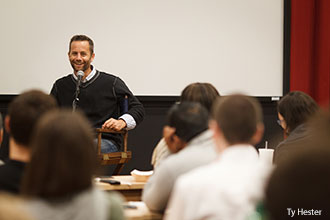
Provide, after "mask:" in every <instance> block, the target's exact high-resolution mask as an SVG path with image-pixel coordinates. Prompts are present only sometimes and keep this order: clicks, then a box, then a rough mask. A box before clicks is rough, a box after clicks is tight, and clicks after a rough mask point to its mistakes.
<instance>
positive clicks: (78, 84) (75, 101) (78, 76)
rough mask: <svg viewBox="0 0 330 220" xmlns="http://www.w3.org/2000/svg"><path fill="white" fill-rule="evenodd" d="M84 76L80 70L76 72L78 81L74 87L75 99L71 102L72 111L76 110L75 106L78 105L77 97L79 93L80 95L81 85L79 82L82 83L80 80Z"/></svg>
mask: <svg viewBox="0 0 330 220" xmlns="http://www.w3.org/2000/svg"><path fill="white" fill-rule="evenodd" d="M84 75H85V73H84V71H82V70H79V71H78V72H77V78H78V81H77V85H76V92H75V97H74V100H73V102H72V109H73V111H75V110H76V108H77V105H78V102H79V98H78V96H79V93H80V84H81V81H82V78H83V77H84Z"/></svg>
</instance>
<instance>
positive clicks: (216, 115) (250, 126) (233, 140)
mask: <svg viewBox="0 0 330 220" xmlns="http://www.w3.org/2000/svg"><path fill="white" fill-rule="evenodd" d="M212 113H213V114H212V115H213V119H215V121H216V122H217V124H218V126H219V128H220V129H221V131H222V132H223V134H224V136H225V138H226V140H227V142H228V143H229V144H231V145H232V144H238V143H250V142H251V138H252V137H253V135H254V134H255V132H256V129H257V125H258V124H260V123H262V109H261V106H260V104H259V102H258V101H257V100H256V99H255V98H252V97H248V96H244V95H239V94H237V95H230V96H226V97H221V98H220V99H218V100H217V101H216V103H215V105H214V107H213V112H212Z"/></svg>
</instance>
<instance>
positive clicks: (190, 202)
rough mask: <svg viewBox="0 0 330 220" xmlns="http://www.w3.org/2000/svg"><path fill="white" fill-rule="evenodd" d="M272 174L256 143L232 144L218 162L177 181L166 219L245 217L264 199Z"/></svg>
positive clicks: (232, 218)
mask: <svg viewBox="0 0 330 220" xmlns="http://www.w3.org/2000/svg"><path fill="white" fill-rule="evenodd" d="M269 173H270V169H269V167H265V168H264V167H263V166H262V163H261V161H260V160H259V158H258V153H257V151H256V150H255V148H254V147H253V146H250V145H234V146H230V147H228V148H226V150H224V151H223V152H222V153H221V154H220V156H219V158H218V160H217V161H216V162H213V163H211V164H209V165H206V166H203V167H199V168H197V169H195V170H192V171H191V172H189V173H186V174H185V175H182V176H181V177H180V178H179V179H178V180H177V182H176V184H175V187H174V190H173V194H172V195H171V199H170V202H169V206H168V209H167V211H166V215H165V219H167V220H176V219H177V220H201V219H203V220H205V219H208V220H215V219H217V220H221V219H225V220H243V219H246V217H247V216H248V215H249V214H251V213H252V212H253V211H254V209H255V205H256V204H257V203H258V202H259V201H260V199H261V198H262V196H263V189H264V183H265V180H266V177H268V174H269Z"/></svg>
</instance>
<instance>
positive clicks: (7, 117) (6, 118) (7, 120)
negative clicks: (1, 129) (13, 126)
mask: <svg viewBox="0 0 330 220" xmlns="http://www.w3.org/2000/svg"><path fill="white" fill-rule="evenodd" d="M9 124H10V117H9V116H8V115H7V116H6V117H5V129H6V131H7V133H8V134H10V125H9Z"/></svg>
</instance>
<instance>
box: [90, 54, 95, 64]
mask: <svg viewBox="0 0 330 220" xmlns="http://www.w3.org/2000/svg"><path fill="white" fill-rule="evenodd" d="M94 58H95V53H93V54H92V56H91V62H93V60H94Z"/></svg>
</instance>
